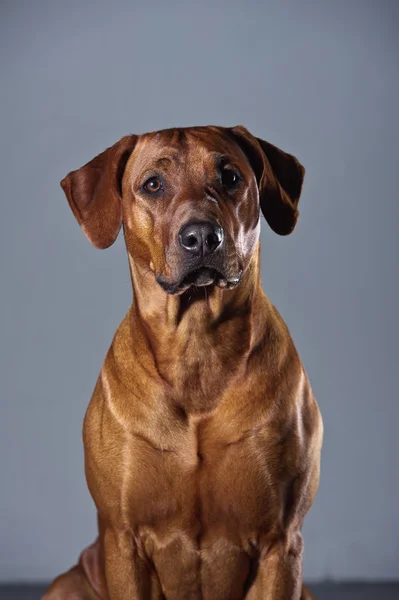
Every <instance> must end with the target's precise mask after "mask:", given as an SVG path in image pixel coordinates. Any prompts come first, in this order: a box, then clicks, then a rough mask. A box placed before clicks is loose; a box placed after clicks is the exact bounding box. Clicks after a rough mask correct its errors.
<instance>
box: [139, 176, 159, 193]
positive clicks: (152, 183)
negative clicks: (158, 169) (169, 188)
mask: <svg viewBox="0 0 399 600" xmlns="http://www.w3.org/2000/svg"><path fill="white" fill-rule="evenodd" d="M143 188H144V189H145V190H146V192H150V194H156V193H157V192H159V191H160V190H162V189H163V187H162V181H161V180H160V179H159V177H151V178H150V179H147V181H146V182H145V184H144V185H143Z"/></svg>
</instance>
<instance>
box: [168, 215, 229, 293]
mask: <svg viewBox="0 0 399 600" xmlns="http://www.w3.org/2000/svg"><path fill="white" fill-rule="evenodd" d="M223 242H224V231H223V229H222V227H220V226H219V225H218V224H217V223H214V222H213V221H199V222H190V223H187V224H185V225H183V227H182V228H181V229H180V231H179V233H178V245H179V248H180V249H181V251H182V255H181V261H180V262H181V264H182V273H181V275H180V277H179V278H178V280H177V281H176V280H175V281H170V280H167V279H166V278H165V277H164V276H163V275H158V276H157V278H156V279H157V282H158V283H159V285H160V286H161V287H162V288H163V289H164V291H165V292H167V293H168V294H181V293H182V292H184V291H185V290H187V289H188V288H189V287H190V286H192V285H193V286H196V287H203V286H208V285H212V284H215V285H217V286H218V287H220V288H232V287H235V286H236V285H238V284H239V282H240V279H241V270H239V271H238V272H235V273H231V272H230V269H228V267H226V265H225V262H226V261H225V251H224V250H225V249H224V244H223Z"/></svg>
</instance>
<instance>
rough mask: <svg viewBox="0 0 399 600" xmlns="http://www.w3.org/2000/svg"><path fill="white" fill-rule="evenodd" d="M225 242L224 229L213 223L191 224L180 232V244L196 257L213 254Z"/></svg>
mask: <svg viewBox="0 0 399 600" xmlns="http://www.w3.org/2000/svg"><path fill="white" fill-rule="evenodd" d="M222 241H223V229H222V228H221V227H219V225H216V223H212V222H211V221H204V222H202V223H189V224H188V225H184V227H182V228H181V229H180V231H179V243H180V246H181V247H182V248H184V249H185V250H187V251H188V252H191V253H192V254H194V255H195V256H206V255H207V254H211V253H212V252H214V251H215V250H216V248H218V247H219V246H220V244H221V243H222Z"/></svg>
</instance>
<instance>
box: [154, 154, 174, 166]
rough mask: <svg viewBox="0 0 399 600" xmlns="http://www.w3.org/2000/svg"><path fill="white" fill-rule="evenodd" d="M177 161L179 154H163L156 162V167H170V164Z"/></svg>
mask: <svg viewBox="0 0 399 600" xmlns="http://www.w3.org/2000/svg"><path fill="white" fill-rule="evenodd" d="M175 162H177V154H175V155H167V156H161V157H160V158H157V160H156V161H155V163H154V166H156V167H168V166H169V165H170V164H172V163H175Z"/></svg>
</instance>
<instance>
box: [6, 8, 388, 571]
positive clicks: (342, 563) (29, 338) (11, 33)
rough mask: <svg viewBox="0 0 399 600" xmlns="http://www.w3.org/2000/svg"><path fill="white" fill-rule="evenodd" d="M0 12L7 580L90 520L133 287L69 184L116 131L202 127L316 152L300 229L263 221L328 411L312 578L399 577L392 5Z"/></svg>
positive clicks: (311, 522)
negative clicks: (99, 388)
mask: <svg viewBox="0 0 399 600" xmlns="http://www.w3.org/2000/svg"><path fill="white" fill-rule="evenodd" d="M0 11H1V15H0V17H1V19H0V21H1V26H0V27H1V30H0V56H1V82H0V93H1V113H0V114H1V160H0V169H1V178H0V184H1V218H0V227H1V232H0V234H1V235H0V244H1V253H0V261H1V279H0V285H1V310H0V328H1V329H0V332H1V349H0V381H1V422H0V460H1V466H0V469H1V472H0V486H1V490H0V535H1V548H0V578H1V579H2V580H14V579H15V580H36V579H37V580H39V579H47V578H51V577H53V576H54V575H55V574H57V573H59V572H60V571H61V570H64V569H65V568H67V567H69V566H70V565H71V564H72V563H73V562H74V561H75V559H76V557H77V555H78V553H79V552H80V550H81V548H82V547H83V546H84V545H85V544H87V543H88V542H90V541H91V540H92V538H93V536H94V535H95V511H94V506H93V505H92V501H91V499H90V497H89V494H88V492H87V490H86V485H85V480H84V473H83V452H82V444H81V424H82V419H83V416H84V412H85V409H86V406H87V403H88V401H89V398H90V395H91V392H92V389H93V386H94V383H95V380H96V378H97V375H98V372H99V370H100V368H101V364H102V361H103V358H104V355H105V352H106V350H107V348H108V346H109V344H110V342H111V339H112V335H113V333H114V331H115V328H116V327H117V325H118V323H119V321H120V320H121V319H122V317H123V316H124V314H125V311H126V310H127V308H128V305H129V303H130V301H131V290H130V283H129V275H128V264H127V259H126V256H125V252H124V246H123V242H122V238H120V239H119V240H118V241H117V243H116V244H115V246H113V247H112V248H111V249H109V250H108V251H98V250H95V249H94V248H92V247H91V246H90V245H89V243H88V242H87V241H86V239H85V237H84V235H83V233H82V232H81V231H80V229H79V227H78V226H77V224H76V222H75V221H74V219H73V216H72V213H71V212H70V209H69V207H68V205H67V202H66V199H65V197H64V196H63V193H62V191H61V188H60V187H59V181H60V179H61V178H62V177H63V176H64V175H65V174H66V173H67V171H69V170H71V169H73V168H77V167H79V166H81V165H82V164H83V163H85V162H87V161H88V160H89V159H91V158H92V157H93V156H94V155H96V154H97V153H99V152H100V151H101V150H103V149H104V148H105V147H106V146H108V145H110V144H111V143H113V142H114V141H116V140H117V139H119V138H120V137H121V136H122V135H124V134H126V133H130V132H132V133H140V132H145V131H147V130H152V129H159V128H164V127H169V126H173V125H180V126H184V125H193V124H210V123H211V124H221V125H235V124H244V125H246V126H247V127H248V128H249V129H250V130H251V131H252V132H253V133H255V134H256V135H258V136H261V137H264V138H266V139H267V140H269V141H271V142H273V143H274V144H276V145H278V146H280V147H281V148H283V149H285V150H287V151H289V152H292V153H294V154H296V155H297V156H298V157H299V159H300V160H301V162H302V163H303V164H304V165H305V166H306V168H307V175H306V182H305V186H304V191H303V198H302V201H301V208H302V210H301V218H300V221H299V225H298V228H297V230H296V231H295V233H294V234H293V235H292V236H291V237H288V238H279V237H277V236H275V235H274V234H273V233H272V232H271V231H270V230H268V229H267V226H266V224H265V223H263V229H262V260H263V264H262V273H263V283H264V287H265V289H266V292H267V293H268V294H269V296H270V298H271V299H272V300H273V301H274V302H275V304H276V305H277V306H278V308H279V309H280V311H281V313H282V315H283V317H284V318H285V320H286V321H287V323H288V325H289V327H290V329H291V332H292V335H293V337H294V340H295V342H296V345H297V347H298V349H299V352H300V354H301V356H302V359H303V361H304V364H305V366H306V368H307V370H308V373H309V375H310V379H311V382H312V385H313V388H314V392H315V394H316V397H317V399H318V402H319V405H320V408H321V411H322V414H323V417H324V424H325V442H324V450H323V456H322V479H321V485H320V489H319V493H318V496H317V500H316V502H315V504H314V506H313V508H312V510H311V512H310V513H309V515H308V517H307V520H306V525H305V528H304V532H305V576H306V577H307V578H308V579H313V580H314V579H322V578H338V579H376V578H377V579H392V578H395V577H396V578H399V549H398V538H399V521H398V508H399V501H398V498H399V481H398V475H399V469H398V458H399V444H398V422H399V409H398V392H397V389H398V385H399V382H398V371H399V361H398V358H399V352H398V339H399V337H398V336H399V331H398V319H397V310H398V307H399V293H398V257H399V253H398V220H399V198H398V168H399V164H398V159H399V151H398V148H399V145H398V143H399V142H398V134H399V127H398V107H399V98H398V92H399V82H398V67H397V64H398V49H399V44H398V41H397V38H395V35H396V34H397V31H398V25H399V6H398V3H395V2H386V1H385V2H381V1H380V2H377V1H375V2H371V1H363V2H355V1H351V2H339V1H338V2H337V1H331V2H323V1H316V0H315V1H307V0H302V1H301V2H298V1H291V2H284V3H283V2H262V3H261V2H256V1H249V2H246V3H244V2H234V1H230V2H228V1H225V2H220V1H219V2H211V1H208V2H196V3H193V2H190V1H186V2H181V3H180V4H179V3H176V2H175V3H172V2H161V0H159V2H153V1H151V2H140V3H139V2H114V3H108V2H102V1H101V2H100V1H97V2H94V1H93V2H88V1H79V2H78V1H75V0H74V1H69V2H60V1H58V0H57V1H55V0H54V1H51V2H50V1H48V2H46V1H36V2H30V1H17V2H15V1H14V2H11V1H9V2H4V1H3V2H2V3H1V9H0Z"/></svg>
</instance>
